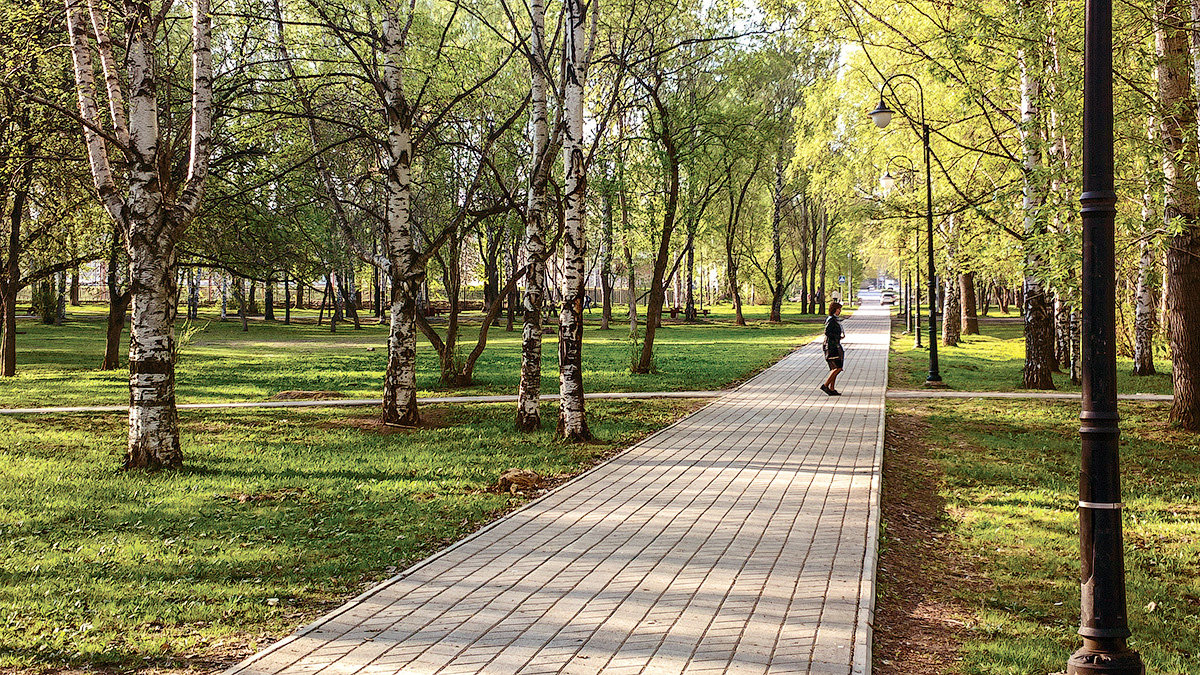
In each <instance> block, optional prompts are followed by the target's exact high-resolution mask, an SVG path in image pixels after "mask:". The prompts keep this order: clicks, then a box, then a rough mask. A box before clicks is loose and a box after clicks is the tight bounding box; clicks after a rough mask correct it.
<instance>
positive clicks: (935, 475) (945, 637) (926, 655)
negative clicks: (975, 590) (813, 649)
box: [874, 414, 982, 675]
mask: <svg viewBox="0 0 1200 675" xmlns="http://www.w3.org/2000/svg"><path fill="white" fill-rule="evenodd" d="M927 429H928V424H927V423H926V422H925V421H923V420H922V419H920V418H919V417H915V416H911V415H903V414H893V415H889V416H888V420H887V432H886V435H885V438H884V459H883V492H882V515H883V521H884V523H885V524H886V525H885V533H886V535H885V542H884V544H885V547H884V551H883V555H882V556H881V557H880V560H879V590H878V596H877V598H876V608H875V647H874V670H875V672H876V673H878V674H879V675H901V674H903V675H943V674H945V673H953V672H957V668H956V667H955V664H956V663H957V662H958V660H959V657H958V648H959V646H960V645H961V644H962V643H963V641H964V640H965V638H966V635H967V623H966V622H967V621H968V620H969V617H970V613H969V611H968V610H967V609H966V608H965V607H963V606H962V605H960V604H959V603H958V602H957V601H956V600H955V598H954V589H955V588H959V587H961V586H962V585H963V584H978V583H982V582H981V581H980V580H979V579H978V578H977V577H976V575H975V574H974V571H973V570H971V569H970V568H969V566H968V564H967V563H966V561H965V560H964V559H963V558H962V556H960V555H959V552H958V550H957V549H956V547H955V545H954V541H953V536H952V535H951V534H950V533H949V531H948V529H949V528H948V527H947V516H946V505H945V501H944V500H943V499H942V498H941V497H940V496H939V494H938V485H939V482H940V479H941V476H940V473H939V471H938V469H937V467H936V465H935V464H934V462H933V461H932V460H931V459H930V454H929V448H928V447H927V446H926V445H925V443H924V441H923V438H924V436H925V432H926V431H927Z"/></svg>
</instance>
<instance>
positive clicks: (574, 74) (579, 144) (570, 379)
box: [558, 0, 592, 441]
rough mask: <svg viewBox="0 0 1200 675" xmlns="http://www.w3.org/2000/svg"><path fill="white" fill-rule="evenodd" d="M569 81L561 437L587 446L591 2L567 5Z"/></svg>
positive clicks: (560, 341)
mask: <svg viewBox="0 0 1200 675" xmlns="http://www.w3.org/2000/svg"><path fill="white" fill-rule="evenodd" d="M565 4H566V11H565V15H564V21H565V22H566V29H565V31H564V37H565V43H564V51H565V63H564V71H563V72H564V81H563V116H562V119H563V125H562V128H563V144H562V145H563V147H562V156H563V212H564V213H563V223H564V225H563V243H562V246H563V272H564V274H563V286H562V307H561V309H560V311H559V337H558V375H559V377H558V393H559V407H558V434H559V435H560V436H562V437H563V438H565V439H567V440H572V441H586V440H590V439H591V437H592V433H591V431H590V430H589V429H588V424H587V416H586V412H585V409H584V398H583V295H584V284H585V282H586V273H587V270H586V266H585V259H584V256H585V253H586V251H587V221H586V217H587V211H586V197H587V171H586V167H585V166H584V150H585V147H584V146H585V141H584V138H583V108H584V87H585V85H586V82H587V71H588V63H587V48H586V44H585V42H586V38H585V33H586V28H587V19H588V7H587V3H586V2H585V0H565Z"/></svg>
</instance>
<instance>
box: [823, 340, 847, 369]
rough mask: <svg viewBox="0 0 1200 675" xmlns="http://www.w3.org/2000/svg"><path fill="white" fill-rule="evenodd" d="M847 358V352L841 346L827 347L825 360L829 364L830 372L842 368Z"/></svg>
mask: <svg viewBox="0 0 1200 675" xmlns="http://www.w3.org/2000/svg"><path fill="white" fill-rule="evenodd" d="M845 358H846V352H845V351H843V350H842V346H841V345H835V346H832V347H830V346H829V345H825V360H826V361H827V362H828V363H829V369H830V370H837V369H839V368H841V367H842V364H843V362H844V361H845Z"/></svg>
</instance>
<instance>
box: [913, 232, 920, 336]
mask: <svg viewBox="0 0 1200 675" xmlns="http://www.w3.org/2000/svg"><path fill="white" fill-rule="evenodd" d="M916 240H917V247H916V249H914V255H915V257H916V260H915V261H914V264H913V269H915V270H916V271H917V285H916V287H914V288H913V291H915V292H914V293H913V299H914V300H916V301H917V309H916V316H917V328H916V331H915V333H916V334H917V343H916V348H917V349H920V348H921V228H919V227H918V228H917V236H916Z"/></svg>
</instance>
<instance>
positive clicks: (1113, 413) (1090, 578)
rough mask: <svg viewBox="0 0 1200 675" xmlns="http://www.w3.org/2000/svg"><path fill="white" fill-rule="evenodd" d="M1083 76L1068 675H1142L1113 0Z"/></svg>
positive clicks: (1088, 29) (1095, 3) (1096, 0)
mask: <svg viewBox="0 0 1200 675" xmlns="http://www.w3.org/2000/svg"><path fill="white" fill-rule="evenodd" d="M1085 16H1086V20H1085V24H1084V76H1083V81H1084V84H1083V195H1082V197H1081V198H1080V202H1081V203H1082V208H1081V211H1080V212H1081V215H1082V224H1083V228H1082V229H1083V266H1082V274H1081V282H1082V294H1081V295H1082V301H1083V302H1082V305H1083V330H1082V348H1083V406H1082V411H1081V412H1080V415H1079V418H1080V421H1081V424H1080V429H1079V433H1080V470H1079V551H1080V558H1081V563H1082V564H1081V565H1080V595H1081V603H1080V622H1079V635H1080V636H1081V637H1083V647H1082V648H1080V649H1079V651H1077V652H1075V653H1074V654H1072V655H1071V658H1070V659H1069V660H1068V661H1067V672H1068V673H1069V674H1070V675H1101V674H1104V675H1142V674H1143V673H1144V672H1145V670H1146V669H1145V666H1144V665H1143V664H1142V659H1141V657H1140V656H1138V653H1137V652H1135V651H1132V650H1130V649H1129V647H1128V646H1127V644H1126V639H1127V638H1128V637H1129V636H1130V631H1129V621H1128V618H1127V616H1126V609H1125V561H1124V552H1123V550H1122V548H1123V547H1122V541H1121V540H1122V533H1121V512H1122V504H1121V471H1120V460H1119V446H1120V437H1121V430H1120V428H1119V426H1118V414H1117V354H1116V300H1115V298H1116V246H1115V243H1114V240H1113V232H1114V220H1115V219H1116V203H1117V193H1116V191H1115V190H1114V188H1113V103H1112V0H1086V10H1085Z"/></svg>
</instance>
